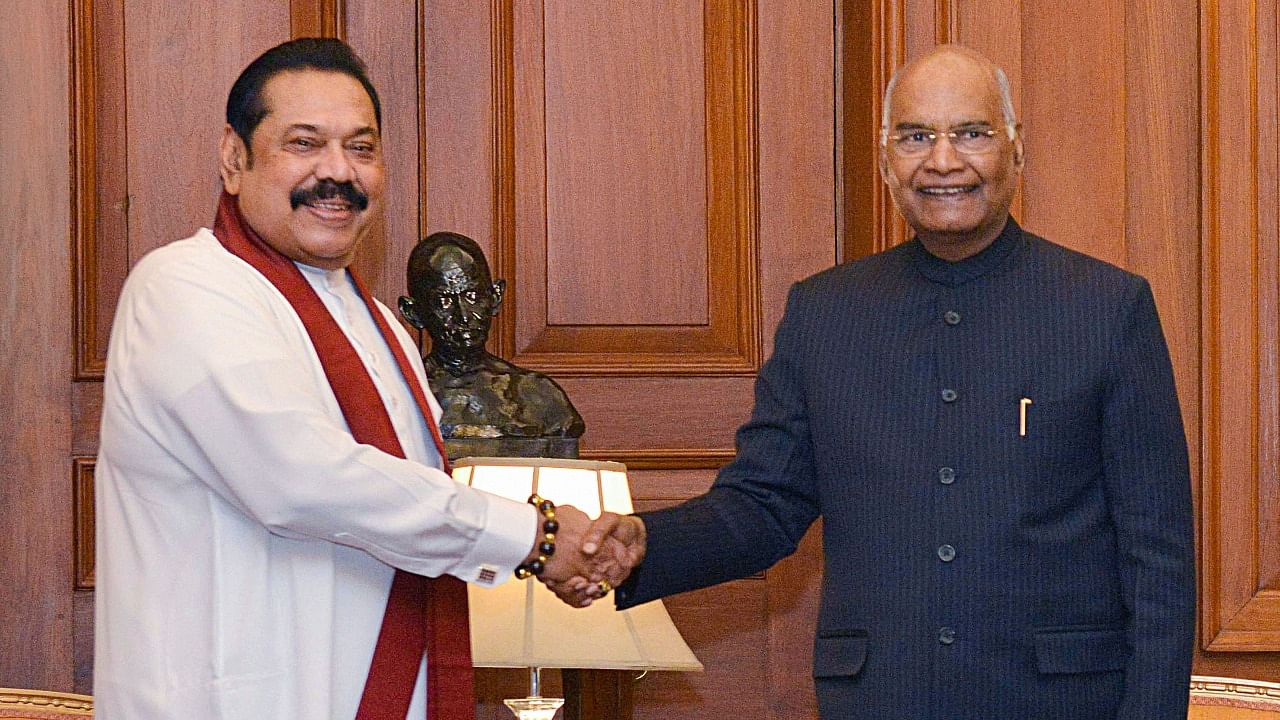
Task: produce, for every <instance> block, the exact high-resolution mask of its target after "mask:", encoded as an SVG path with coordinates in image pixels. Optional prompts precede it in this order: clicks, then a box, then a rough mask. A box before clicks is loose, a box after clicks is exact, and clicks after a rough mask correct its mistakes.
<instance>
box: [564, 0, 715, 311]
mask: <svg viewBox="0 0 1280 720" xmlns="http://www.w3.org/2000/svg"><path fill="white" fill-rule="evenodd" d="M545 7H546V14H545V15H544V17H543V33H542V41H543V43H544V59H543V62H544V66H543V82H544V94H543V97H544V100H545V115H544V118H545V148H546V174H547V180H546V215H547V218H546V220H547V226H546V228H547V229H546V233H547V265H548V266H549V267H553V268H556V273H555V274H554V276H553V277H552V278H550V279H549V281H548V284H547V309H546V312H547V318H546V322H547V323H548V324H549V325H692V326H699V325H707V324H708V322H709V320H708V317H707V290H708V288H707V245H708V242H707V231H708V212H707V210H708V208H707V196H708V194H709V193H706V192H690V190H692V189H694V188H699V189H701V188H706V187H707V186H708V177H707V155H708V154H709V153H708V151H709V149H710V148H708V147H707V139H708V138H710V139H712V140H713V141H714V140H715V130H716V128H711V129H710V130H711V131H710V132H709V131H708V130H709V129H708V128H707V126H706V120H707V115H708V112H707V106H708V105H710V104H711V101H712V98H711V97H709V96H708V93H707V88H706V86H705V83H704V78H706V77H707V76H708V75H710V76H711V78H712V82H718V83H723V84H731V83H732V79H731V78H726V77H723V76H721V77H720V78H716V77H715V75H714V74H713V73H714V72H715V71H716V70H717V68H715V64H714V63H709V62H707V60H708V56H707V51H706V48H705V47H704V42H703V36H704V34H715V33H718V32H722V31H724V30H727V29H728V27H727V26H718V25H704V21H703V17H702V8H701V7H700V6H699V4H697V3H689V2H685V1H684V0H664V1H663V2H657V3H645V4H639V3H636V4H631V3H585V4H578V3H551V4H548V5H546V6H545ZM707 39H708V40H711V41H712V42H715V40H714V39H713V38H707ZM720 42H725V41H724V40H720ZM623 77H628V78H630V81H629V82H618V81H617V80H618V78H623ZM712 112H714V110H712ZM675 188H681V190H680V191H676V192H673V190H674V189H675ZM713 242H714V240H713ZM721 242H723V240H721Z"/></svg>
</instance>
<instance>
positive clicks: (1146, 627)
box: [617, 219, 1195, 720]
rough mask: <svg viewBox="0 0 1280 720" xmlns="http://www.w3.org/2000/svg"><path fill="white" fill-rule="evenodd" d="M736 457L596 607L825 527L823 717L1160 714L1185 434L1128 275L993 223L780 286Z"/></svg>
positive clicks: (638, 598)
mask: <svg viewBox="0 0 1280 720" xmlns="http://www.w3.org/2000/svg"><path fill="white" fill-rule="evenodd" d="M737 445H738V454H737V458H736V459H735V460H734V461H733V462H732V463H731V464H729V465H728V466H726V467H725V468H724V470H723V471H722V472H721V474H720V476H719V477H718V478H717V480H716V482H715V484H714V485H713V487H712V489H711V490H710V491H709V492H708V493H707V494H706V495H704V496H702V497H699V498H695V499H693V500H691V501H689V502H687V503H685V504H683V505H680V506H677V507H675V508H671V509H666V510H661V511H657V512H651V513H645V514H643V515H642V517H643V518H644V520H645V524H646V525H647V527H648V533H649V536H648V554H647V556H646V559H645V561H644V563H643V564H642V565H641V566H640V567H639V568H637V570H636V572H635V573H634V574H633V575H632V577H631V578H630V579H629V580H628V581H627V582H626V583H625V584H624V585H623V586H622V587H621V588H619V592H618V597H617V602H618V604H619V606H620V607H629V606H631V605H634V604H638V603H642V602H646V601H648V600H651V599H654V598H657V597H662V596H665V595H669V594H672V593H676V592H683V591H686V590H691V589H695V588H698V587H705V586H707V585H712V584H715V583H718V582H723V581H725V580H729V579H733V578H738V577H742V576H745V575H748V574H750V573H754V572H759V571H760V570H762V569H764V568H767V567H769V566H770V565H772V564H773V563H775V562H777V561H778V560H779V559H781V558H782V557H785V556H786V555H788V554H790V553H791V552H793V551H794V549H795V547H796V543H797V542H798V541H799V539H800V537H801V536H802V535H803V534H804V532H805V530H806V529H807V528H808V527H809V525H810V524H811V523H812V522H813V521H814V520H815V519H816V518H817V517H818V516H819V515H821V516H822V518H823V547H824V555H825V561H824V583H823V594H822V602H821V609H820V611H819V619H818V626H817V632H816V637H815V643H814V678H815V686H816V691H817V696H818V704H819V710H820V713H821V715H822V717H823V718H824V719H825V720H837V719H842V718H849V719H854V718H867V719H875V720H896V719H901V720H930V719H933V720H960V719H970V718H971V719H973V720H1003V719H1008V720H1015V719H1017V720H1031V719H1037V718H1045V719H1050V718H1053V719H1058V718H1062V719H1071V720H1094V719H1097V720H1103V719H1106V720H1111V719H1122V720H1139V719H1143V720H1175V718H1176V719H1177V720H1182V719H1184V718H1185V717H1186V711H1187V681H1188V677H1189V675H1190V666H1191V653H1192V643H1193V635H1194V622H1195V621H1194V618H1195V563H1194V552H1193V535H1192V510H1191V487H1190V477H1189V470H1188V463H1187V451H1186V441H1185V436H1184V434H1183V429H1182V421H1181V414H1180V411H1179V408H1178V401H1177V397H1176V393H1175V389H1174V385H1173V375H1172V370H1171V368H1170V362H1169V356H1168V350H1167V348H1166V345H1165V340H1164V336H1163V333H1162V331H1161V329H1160V321H1159V318H1158V317H1157V314H1156V308H1155V303H1154V300H1153V298H1152V295H1151V290H1150V287H1149V286H1148V284H1147V283H1146V281H1145V280H1143V279H1142V278H1140V277H1138V276H1136V275H1133V274H1131V273H1128V272H1126V271H1123V270H1121V269H1119V268H1116V267H1114V266H1111V265H1108V264H1106V263H1104V262H1101V261H1099V260H1095V259H1092V258H1089V257H1087V256H1085V255H1082V254H1080V253H1077V252H1074V251H1071V250H1068V249H1066V248H1063V247H1061V246H1058V245H1055V244H1053V243H1050V242H1048V241H1046V240H1044V239H1042V238H1039V237H1037V236H1035V235H1033V234H1031V233H1028V232H1025V231H1023V230H1022V229H1021V228H1020V227H1018V225H1017V223H1016V222H1014V221H1013V220H1012V219H1010V220H1009V222H1008V224H1007V225H1006V227H1005V228H1004V231H1003V232H1002V233H1001V235H1000V236H999V237H998V238H997V239H996V241H995V242H994V243H992V244H991V245H990V246H989V247H988V248H986V249H985V250H983V251H982V252H980V253H978V254H977V255H975V256H973V257H970V258H967V259H965V260H962V261H960V262H957V263H951V262H946V261H943V260H941V259H939V258H937V257H934V256H933V255H931V254H930V253H928V252H927V251H926V250H925V249H924V247H923V246H922V245H921V244H920V243H919V241H918V240H913V241H912V242H909V243H906V244H904V245H902V246H899V247H897V248H894V249H891V250H889V251H887V252H884V253H881V254H878V255H875V256H872V257H869V258H865V259H862V260H859V261H856V262H853V263H849V264H847V265H843V266H840V267H836V268H833V269H831V270H828V271H826V272H823V273H820V274H818V275H816V276H814V277H811V278H809V279H807V280H805V281H803V282H800V283H798V284H797V285H796V286H795V287H794V288H792V291H791V295H790V297H789V299H788V304H787V310H786V313H785V315H784V318H783V320H782V322H781V324H780V325H779V327H778V331H777V336H776V342H775V348H774V354H773V356H772V357H771V358H770V359H769V361H768V362H767V363H766V364H765V366H764V368H762V370H761V372H760V376H759V379H758V381H757V384H756V402H755V408H754V410H753V413H752V417H751V419H750V420H749V421H748V422H747V423H746V424H745V425H744V426H743V427H742V428H741V429H740V430H739V432H738V436H737Z"/></svg>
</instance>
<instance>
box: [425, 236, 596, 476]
mask: <svg viewBox="0 0 1280 720" xmlns="http://www.w3.org/2000/svg"><path fill="white" fill-rule="evenodd" d="M408 282H409V295H408V296H405V297H401V298H400V313H401V314H402V315H403V316H404V318H405V320H407V321H408V322H409V324H410V325H413V326H414V327H416V328H418V329H419V330H425V331H426V333H427V334H428V335H429V336H431V351H430V352H429V353H428V354H426V355H424V356H423V358H422V361H423V364H424V365H425V366H426V370H427V381H428V382H429V383H430V385H431V391H432V393H434V394H435V396H436V399H437V400H439V402H440V406H441V408H442V409H443V411H444V414H443V415H442V416H441V418H440V432H441V434H442V435H444V441H445V449H446V450H447V451H448V453H449V457H450V458H454V459H456V458H458V457H465V456H504V455H505V456H521V457H538V456H542V457H577V454H578V452H577V451H578V438H579V437H581V436H582V433H583V431H584V430H585V429H586V425H585V424H584V423H583V422H582V416H581V415H579V414H578V411H577V410H576V409H575V408H574V407H573V403H571V402H569V397H568V396H567V395H565V392H564V390H563V389H561V387H560V386H559V385H557V384H556V382H555V381H554V380H552V379H551V378H549V377H547V376H546V375H543V374H542V373H539V372H535V371H533V370H528V369H525V368H522V367H517V366H515V365H512V364H511V363H509V362H507V361H506V360H503V359H502V358H500V357H497V356H496V355H493V354H492V353H490V352H489V351H487V350H485V347H484V344H485V341H486V340H487V339H488V337H489V327H490V325H491V324H492V320H493V316H494V315H496V314H497V313H498V308H499V306H500V305H501V304H502V295H503V292H504V291H505V289H506V283H504V282H503V281H502V280H493V279H492V277H491V275H490V273H489V263H488V261H487V260H485V257H484V252H483V251H482V250H481V249H480V246H479V245H477V244H476V242H475V241H474V240H472V239H471V238H469V237H466V236H465V235H459V234H457V233H451V232H437V233H432V234H431V235H428V236H427V237H426V238H424V239H423V240H422V242H420V243H418V244H417V246H415V247H414V248H413V252H412V253H410V255H409V268H408Z"/></svg>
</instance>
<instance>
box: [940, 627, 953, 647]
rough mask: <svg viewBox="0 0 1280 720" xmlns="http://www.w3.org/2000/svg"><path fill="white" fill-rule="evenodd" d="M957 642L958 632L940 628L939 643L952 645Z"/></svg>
mask: <svg viewBox="0 0 1280 720" xmlns="http://www.w3.org/2000/svg"><path fill="white" fill-rule="evenodd" d="M955 641H956V631H955V630H952V629H951V628H949V627H944V628H938V642H940V643H942V644H943V645H950V644H951V643H953V642H955Z"/></svg>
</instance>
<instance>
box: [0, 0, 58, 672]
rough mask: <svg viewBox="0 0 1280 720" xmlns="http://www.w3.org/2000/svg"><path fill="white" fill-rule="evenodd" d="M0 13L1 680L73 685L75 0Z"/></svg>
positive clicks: (25, 2)
mask: <svg viewBox="0 0 1280 720" xmlns="http://www.w3.org/2000/svg"><path fill="white" fill-rule="evenodd" d="M5 10H6V12H5V20H4V22H3V23H0V97H3V98H5V100H6V103H5V104H6V106H7V109H6V111H5V112H4V113H0V137H3V138H5V140H4V141H3V142H0V168H4V174H5V178H6V185H7V187H6V190H5V192H4V193H3V195H0V327H3V328H4V340H3V341H0V418H4V419H5V431H4V433H3V434H0V514H2V516H3V523H4V530H3V532H0V618H2V620H3V621H2V623H0V627H3V631H0V685H6V686H19V687H23V686H25V687H47V688H59V689H61V688H70V686H71V682H72V680H71V677H72V638H71V625H70V622H69V618H70V616H71V594H70V588H71V512H70V510H71V504H72V500H71V484H70V477H71V462H70V457H69V456H70V452H69V444H70V438H69V437H68V435H67V427H68V425H69V422H70V418H69V417H68V415H69V412H70V398H69V395H70V389H69V388H70V386H69V380H70V377H71V374H72V372H73V362H72V359H73V351H72V327H71V315H72V313H71V312H70V308H71V306H72V299H71V292H70V291H71V282H72V281H71V272H70V270H71V257H70V248H71V231H70V223H71V219H72V209H71V182H70V178H69V176H68V172H67V163H68V158H70V157H71V147H70V141H69V138H70V127H69V118H70V117H71V108H70V106H69V102H68V99H69V98H70V96H71V89H70V88H69V86H68V78H69V77H70V67H69V61H70V58H71V52H70V47H69V40H70V32H68V30H69V28H70V21H71V18H70V15H69V5H68V3H49V2H42V1H41V0H20V2H18V3H16V5H9V6H7V7H6V8H5Z"/></svg>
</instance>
